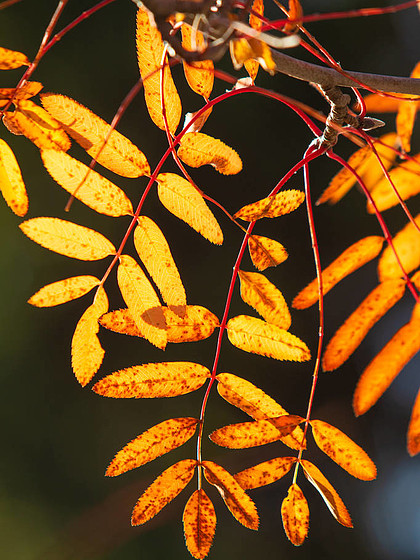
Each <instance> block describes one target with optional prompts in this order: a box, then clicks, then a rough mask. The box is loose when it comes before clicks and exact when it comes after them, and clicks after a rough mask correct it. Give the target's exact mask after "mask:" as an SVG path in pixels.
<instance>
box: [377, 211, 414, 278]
mask: <svg viewBox="0 0 420 560" xmlns="http://www.w3.org/2000/svg"><path fill="white" fill-rule="evenodd" d="M414 221H415V222H416V224H417V226H418V227H419V226H420V214H417V216H416V217H415V218H414ZM392 244H393V246H394V249H395V251H396V253H397V255H398V258H399V260H400V263H401V266H402V267H403V269H404V270H405V272H406V273H407V274H409V273H410V272H411V271H412V270H415V269H416V268H418V267H419V266H420V232H419V231H418V230H417V229H416V228H415V227H414V225H413V224H412V223H411V222H408V224H407V225H406V226H404V228H403V229H402V230H400V231H399V232H398V233H397V234H396V235H395V237H394V238H393V240H392ZM402 276H403V271H402V270H401V267H400V265H399V263H398V261H397V259H396V258H395V255H394V251H393V250H392V248H391V247H389V246H388V247H386V248H385V250H384V252H383V253H382V255H381V257H380V259H379V263H378V277H379V280H380V282H384V281H385V280H390V279H392V278H401V277H402Z"/></svg>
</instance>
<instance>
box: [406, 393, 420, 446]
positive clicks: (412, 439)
mask: <svg viewBox="0 0 420 560" xmlns="http://www.w3.org/2000/svg"><path fill="white" fill-rule="evenodd" d="M407 449H408V452H409V453H410V455H411V456H412V457H414V455H417V453H419V452H420V391H419V392H418V393H417V397H416V400H415V402H414V406H413V410H412V411H411V418H410V424H409V426H408V433H407Z"/></svg>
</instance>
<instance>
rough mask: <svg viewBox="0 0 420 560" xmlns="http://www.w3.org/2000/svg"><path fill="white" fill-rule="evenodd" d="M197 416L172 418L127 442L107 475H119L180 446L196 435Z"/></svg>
mask: <svg viewBox="0 0 420 560" xmlns="http://www.w3.org/2000/svg"><path fill="white" fill-rule="evenodd" d="M197 423H198V420H197V419H196V418H171V419H170V420H164V421H163V422H160V423H159V424H156V426H153V427H152V428H149V429H148V430H146V431H145V432H143V433H142V434H140V435H139V436H137V437H136V438H135V439H133V440H132V441H130V443H127V445H126V446H125V447H123V448H122V449H121V451H119V452H118V453H117V454H116V455H115V458H114V459H113V460H112V461H111V463H110V464H109V466H108V468H107V470H106V473H105V475H106V476H118V475H120V474H122V473H125V472H127V471H130V470H131V469H135V468H137V467H140V466H141V465H145V464H146V463H148V462H149V461H153V460H154V459H156V458H157V457H160V456H161V455H164V454H165V453H169V451H172V449H176V448H177V447H180V446H181V445H183V444H184V443H185V442H187V441H188V440H189V439H190V438H192V436H193V435H194V433H195V431H196V428H197Z"/></svg>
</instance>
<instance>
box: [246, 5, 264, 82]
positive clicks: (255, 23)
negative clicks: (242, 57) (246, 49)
mask: <svg viewBox="0 0 420 560" xmlns="http://www.w3.org/2000/svg"><path fill="white" fill-rule="evenodd" d="M251 10H252V12H253V13H251V14H250V16H249V26H250V27H252V29H255V30H256V31H259V30H260V29H261V28H262V26H263V21H262V19H261V18H259V17H257V15H254V14H258V15H260V16H263V15H264V2H263V0H254V2H253V4H252V8H251ZM244 66H245V68H246V70H247V72H248V74H249V75H250V76H251V78H252V81H253V82H254V81H255V78H256V77H257V73H258V68H259V63H258V61H257V60H252V59H251V60H246V61H245V63H244Z"/></svg>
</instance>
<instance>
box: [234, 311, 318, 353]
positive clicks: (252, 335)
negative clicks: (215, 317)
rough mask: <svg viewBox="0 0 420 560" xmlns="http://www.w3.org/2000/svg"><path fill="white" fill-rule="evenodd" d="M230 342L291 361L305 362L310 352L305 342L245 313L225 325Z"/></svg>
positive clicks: (244, 348) (249, 349)
mask: <svg viewBox="0 0 420 560" xmlns="http://www.w3.org/2000/svg"><path fill="white" fill-rule="evenodd" d="M226 328H227V335H228V338H229V340H230V342H231V343H232V344H233V345H234V346H236V347H237V348H240V349H241V350H244V351H245V352H252V353H254V354H260V355H261V356H267V357H268V358H275V359H276V360H288V361H293V362H306V361H307V360H310V359H311V353H310V351H309V349H308V347H307V346H306V344H305V343H304V342H303V341H302V340H300V338H298V337H297V336H294V335H293V334H291V333H289V332H288V331H286V330H284V329H281V328H280V327H277V326H276V325H271V324H269V323H266V322H265V321H262V320H261V319H255V318H254V317H248V316H247V315H238V316H237V317H233V318H232V319H230V320H229V321H228V324H227V326H226Z"/></svg>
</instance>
